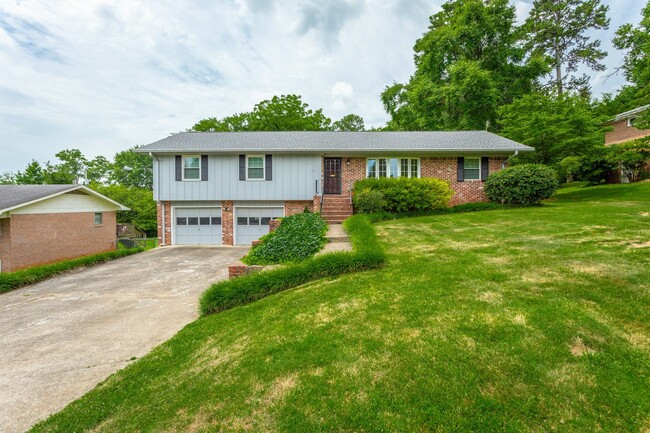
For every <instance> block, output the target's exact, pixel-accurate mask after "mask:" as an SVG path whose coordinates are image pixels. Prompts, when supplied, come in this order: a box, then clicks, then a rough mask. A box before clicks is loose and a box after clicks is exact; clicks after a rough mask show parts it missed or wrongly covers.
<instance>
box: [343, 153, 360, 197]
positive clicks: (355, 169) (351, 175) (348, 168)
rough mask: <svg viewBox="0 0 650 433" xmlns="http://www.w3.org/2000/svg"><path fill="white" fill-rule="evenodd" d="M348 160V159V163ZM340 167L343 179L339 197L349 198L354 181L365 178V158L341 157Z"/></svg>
mask: <svg viewBox="0 0 650 433" xmlns="http://www.w3.org/2000/svg"><path fill="white" fill-rule="evenodd" d="M348 161H350V163H349V164H348ZM341 168H342V170H341V171H342V173H341V177H342V179H343V190H342V192H341V197H346V198H348V199H349V198H350V195H351V194H352V192H351V190H352V187H354V183H355V182H356V181H358V180H361V179H365V178H366V158H341Z"/></svg>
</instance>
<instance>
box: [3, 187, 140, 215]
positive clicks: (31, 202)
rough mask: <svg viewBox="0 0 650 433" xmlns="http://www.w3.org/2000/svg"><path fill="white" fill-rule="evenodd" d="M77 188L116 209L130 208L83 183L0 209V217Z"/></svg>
mask: <svg viewBox="0 0 650 433" xmlns="http://www.w3.org/2000/svg"><path fill="white" fill-rule="evenodd" d="M78 189H81V190H83V191H85V192H86V193H88V194H89V195H92V196H94V197H96V198H99V199H101V200H104V201H108V202H109V203H112V204H113V205H115V206H117V207H118V209H116V210H131V209H130V208H128V207H126V206H124V205H123V204H120V203H118V202H116V201H115V200H111V199H110V198H108V197H106V196H105V195H102V194H100V193H98V192H97V191H93V190H92V189H90V188H88V187H86V186H84V185H70V188H66V189H64V190H62V191H57V192H56V193H54V194H50V195H46V196H43V197H40V198H37V199H34V200H30V201H27V202H24V203H20V204H16V205H13V206H10V207H8V208H4V209H0V217H2V216H3V215H5V214H6V213H7V212H11V211H12V210H16V209H20V208H22V207H25V206H29V205H32V204H34V203H38V202H41V201H45V200H49V199H51V198H54V197H56V196H59V195H62V194H66V193H68V192H71V191H76V190H78Z"/></svg>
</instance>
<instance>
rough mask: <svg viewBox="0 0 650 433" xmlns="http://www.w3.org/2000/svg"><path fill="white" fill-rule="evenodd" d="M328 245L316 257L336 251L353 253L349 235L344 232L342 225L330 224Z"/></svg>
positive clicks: (327, 236) (326, 236) (327, 235)
mask: <svg viewBox="0 0 650 433" xmlns="http://www.w3.org/2000/svg"><path fill="white" fill-rule="evenodd" d="M325 238H326V239H327V243H326V244H325V246H324V247H323V249H322V250H320V251H319V252H318V253H316V255H319V254H325V253H331V252H334V251H352V245H351V244H350V240H349V239H348V234H347V233H345V230H343V226H342V225H341V224H329V225H328V226H327V234H326V235H325Z"/></svg>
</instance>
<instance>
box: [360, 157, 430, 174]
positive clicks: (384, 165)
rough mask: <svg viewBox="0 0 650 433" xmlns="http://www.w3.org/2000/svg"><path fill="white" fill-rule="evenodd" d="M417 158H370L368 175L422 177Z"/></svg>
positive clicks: (367, 163) (367, 165)
mask: <svg viewBox="0 0 650 433" xmlns="http://www.w3.org/2000/svg"><path fill="white" fill-rule="evenodd" d="M419 165H420V160H419V159H417V158H368V159H367V162H366V176H367V177H375V178H379V177H393V178H394V177H420V171H419Z"/></svg>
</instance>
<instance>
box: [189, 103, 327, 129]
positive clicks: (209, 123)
mask: <svg viewBox="0 0 650 433" xmlns="http://www.w3.org/2000/svg"><path fill="white" fill-rule="evenodd" d="M330 124H331V120H330V119H329V118H328V117H326V116H325V115H324V114H323V110H322V109H318V110H312V109H310V108H309V105H308V104H306V103H304V102H302V97H301V96H299V95H281V96H274V97H273V98H271V99H270V100H264V101H262V102H260V103H259V104H256V105H255V108H253V111H251V112H250V113H239V114H234V115H232V116H228V117H224V118H223V119H221V120H219V119H217V118H214V117H213V118H208V119H203V120H200V121H199V122H197V123H196V124H195V125H194V126H193V127H192V129H191V130H192V131H203V132H211V131H212V132H217V131H218V132H224V131H326V130H328V129H330Z"/></svg>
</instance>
